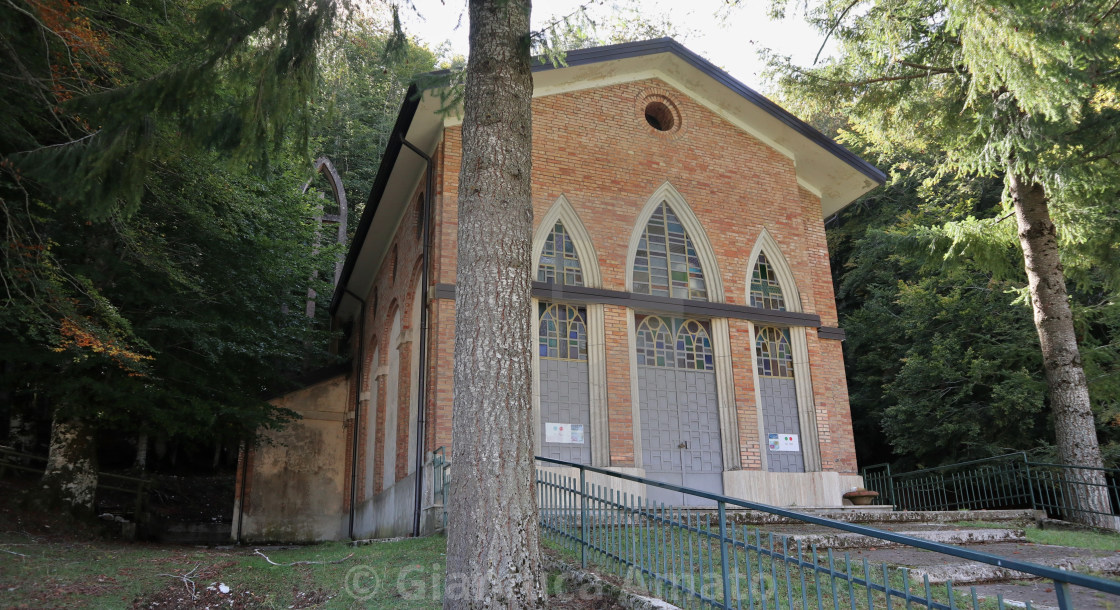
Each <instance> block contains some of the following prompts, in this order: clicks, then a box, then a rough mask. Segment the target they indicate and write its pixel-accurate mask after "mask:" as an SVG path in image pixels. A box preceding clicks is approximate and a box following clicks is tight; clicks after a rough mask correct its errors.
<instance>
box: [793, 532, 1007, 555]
mask: <svg viewBox="0 0 1120 610" xmlns="http://www.w3.org/2000/svg"><path fill="white" fill-rule="evenodd" d="M892 533H895V534H901V535H903V536H911V537H913V538H921V539H923V540H929V541H930V542H940V543H943V544H985V543H989V542H1021V541H1024V540H1026V534H1025V533H1024V532H1023V530H1021V529H995V528H963V529H949V530H913V531H893V532H892ZM789 538H790V543H791V544H797V543H798V542H800V543H801V546H802V548H812V547H813V545H816V547H817V548H818V549H833V550H846V549H871V548H882V547H891V546H902V545H899V544H898V543H896V542H891V541H889V540H883V539H882V538H875V537H872V536H864V535H861V534H852V533H848V532H843V533H828V534H793V535H790V536H789Z"/></svg>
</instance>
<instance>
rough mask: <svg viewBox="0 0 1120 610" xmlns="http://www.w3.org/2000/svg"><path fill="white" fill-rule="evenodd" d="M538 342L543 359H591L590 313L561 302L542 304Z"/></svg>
mask: <svg viewBox="0 0 1120 610" xmlns="http://www.w3.org/2000/svg"><path fill="white" fill-rule="evenodd" d="M540 317H541V322H540V327H539V332H538V333H537V345H538V346H539V349H540V355H541V358H557V359H560V360H587V312H586V311H585V310H584V308H582V307H579V308H576V307H571V306H569V305H562V304H559V303H555V304H549V303H541V305H540Z"/></svg>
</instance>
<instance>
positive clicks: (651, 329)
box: [636, 316, 715, 371]
mask: <svg viewBox="0 0 1120 610" xmlns="http://www.w3.org/2000/svg"><path fill="white" fill-rule="evenodd" d="M636 346H637V351H638V364H639V365H641V366H662V367H668V368H677V369H691V370H697V371H711V370H715V366H714V365H715V363H714V361H713V358H712V340H711V333H710V331H709V329H708V323H707V322H701V321H699V320H687V319H682V318H667V319H662V318H660V317H658V316H646V317H644V318H641V319H640V321H639V322H638V328H637V336H636Z"/></svg>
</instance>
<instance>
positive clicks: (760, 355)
mask: <svg viewBox="0 0 1120 610" xmlns="http://www.w3.org/2000/svg"><path fill="white" fill-rule="evenodd" d="M754 353H755V359H756V366H757V368H758V376H759V377H785V378H789V379H792V378H793V349H792V347H791V344H790V339H789V329H788V328H775V327H773V326H766V327H763V328H760V329H758V337H757V338H756V339H755V348H754Z"/></svg>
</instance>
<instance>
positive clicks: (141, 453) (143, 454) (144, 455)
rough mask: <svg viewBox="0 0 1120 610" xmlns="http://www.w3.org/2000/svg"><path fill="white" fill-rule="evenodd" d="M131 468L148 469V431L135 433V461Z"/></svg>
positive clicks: (141, 470)
mask: <svg viewBox="0 0 1120 610" xmlns="http://www.w3.org/2000/svg"><path fill="white" fill-rule="evenodd" d="M132 467H133V468H135V469H136V470H138V471H140V472H144V471H145V470H147V469H148V433H147V432H141V433H139V434H137V435H136V461H135V462H133V465H132Z"/></svg>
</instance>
